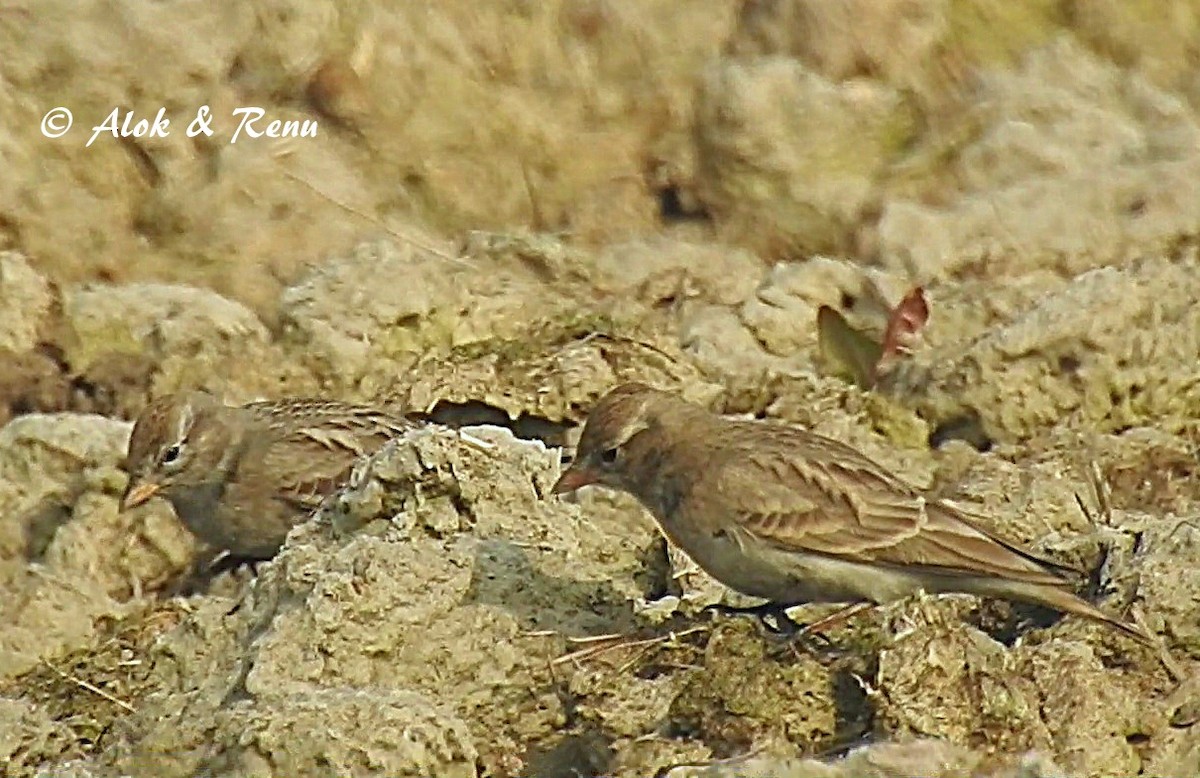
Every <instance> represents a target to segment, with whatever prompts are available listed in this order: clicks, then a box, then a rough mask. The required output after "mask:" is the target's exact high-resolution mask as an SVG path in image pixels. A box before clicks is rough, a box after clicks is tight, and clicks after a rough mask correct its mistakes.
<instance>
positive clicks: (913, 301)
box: [878, 286, 929, 367]
mask: <svg viewBox="0 0 1200 778" xmlns="http://www.w3.org/2000/svg"><path fill="white" fill-rule="evenodd" d="M928 320H929V304H928V303H926V302H925V291H924V290H923V289H922V288H921V287H919V286H918V287H915V288H914V289H913V290H912V291H911V292H909V293H908V294H906V295H905V296H904V299H903V300H901V301H900V303H899V304H898V305H897V306H896V307H895V308H893V309H892V313H891V316H889V317H888V323H887V329H886V330H885V331H884V333H883V354H882V355H881V356H880V357H879V365H878V367H882V366H883V365H884V364H885V363H886V362H888V361H890V360H891V359H894V358H895V357H896V356H898V355H900V354H907V353H909V351H910V350H911V349H912V346H913V344H914V343H916V341H917V336H918V335H919V334H920V333H921V329H922V328H923V327H924V326H925V322H926V321H928Z"/></svg>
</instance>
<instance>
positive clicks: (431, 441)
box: [0, 0, 1200, 778]
mask: <svg viewBox="0 0 1200 778" xmlns="http://www.w3.org/2000/svg"><path fill="white" fill-rule="evenodd" d="M393 5H395V4H393ZM1164 8H1165V10H1164ZM1197 40H1200V3H1197V2H1192V1H1191V0H1188V2H1177V3H1171V4H1168V5H1167V6H1165V7H1164V6H1161V5H1160V4H1156V3H1132V2H1097V1H1096V0H1086V1H1084V0H1078V1H1076V2H1043V1H1041V0H1022V1H1020V2H999V0H882V1H880V0H836V1H835V2H829V1H828V0H751V1H749V2H734V0H587V1H586V2H553V1H551V2H544V3H532V4H530V3H501V2H486V3H479V2H463V1H461V0H453V1H452V2H448V3H440V4H436V6H435V5H432V4H416V3H414V4H399V5H398V6H396V7H390V6H389V7H385V4H382V3H365V4H359V5H358V6H355V8H354V10H352V11H348V10H346V9H345V7H343V6H342V5H339V4H335V3H332V2H324V3H322V2H317V3H313V2H309V3H304V4H301V3H298V2H291V1H290V0H256V2H250V3H234V2H213V3H204V4H195V3H182V4H181V3H175V4H126V5H121V6H119V7H118V6H115V5H113V4H111V3H101V2H70V3H67V2H65V1H64V0H45V1H43V2H38V3H36V4H35V3H16V4H9V5H6V6H5V7H3V8H0V50H3V51H5V52H6V56H5V57H4V58H3V60H2V61H0V78H2V79H3V81H4V82H5V83H6V84H7V85H8V86H7V88H5V89H0V159H3V160H4V167H5V169H6V175H4V176H0V425H3V426H0V506H2V507H0V592H2V593H3V596H0V620H2V621H3V623H4V624H5V628H4V629H3V631H0V760H3V763H4V765H5V770H4V774H5V775H13V776H29V775H46V776H110V775H111V776H116V775H151V774H153V775H160V776H207V775H211V776H218V775H221V776H224V775H230V776H261V775H314V776H316V775H339V776H346V775H377V774H379V775H382V774H386V775H411V776H430V775H434V776H529V777H530V778H532V777H534V776H536V777H538V778H553V777H554V776H572V775H606V776H608V775H611V776H628V777H630V778H632V777H633V776H650V775H655V774H669V775H671V776H675V777H676V778H678V777H679V776H685V775H691V776H734V775H738V776H744V775H767V774H769V775H773V776H805V777H807V776H813V777H817V776H819V777H820V778H835V777H840V776H846V777H848V776H855V778H860V777H862V776H880V777H883V776H887V777H889V778H893V777H895V776H913V775H921V776H931V777H932V776H939V777H944V778H950V777H951V776H1013V777H1015V776H1067V775H1069V776H1131V775H1147V776H1187V775H1196V774H1200V458H1198V454H1197V451H1198V446H1200V422H1198V419H1200V305H1197V304H1196V301H1197V300H1200V256H1198V251H1197V245H1198V241H1197V236H1198V235H1200V190H1198V187H1200V183H1198V182H1200V116H1198V114H1197V110H1198V109H1200V79H1197V76H1196V71H1195V68H1194V64H1193V63H1194V61H1195V58H1196V56H1197V54H1198V53H1200V52H1197V50H1196V45H1197V44H1196V41H1197ZM97 41H100V42H104V45H97ZM205 104H207V105H210V106H212V107H213V109H214V112H215V114H216V115H217V116H228V112H229V110H231V109H232V108H233V107H237V106H242V105H261V106H263V107H264V108H265V109H267V110H268V111H269V112H270V113H272V115H274V116H278V117H281V118H310V119H311V118H317V119H318V120H319V121H320V123H321V124H320V127H321V129H320V133H319V135H318V137H316V138H299V139H291V140H287V141H284V140H272V139H267V138H261V139H257V140H255V141H253V142H249V141H246V140H245V139H243V140H240V141H239V142H238V143H236V144H230V143H229V140H230V134H231V132H232V129H233V126H232V125H230V124H229V123H228V122H224V123H221V122H218V123H217V127H218V132H217V134H216V135H215V136H214V137H213V138H200V139H188V138H186V137H185V136H184V134H183V133H182V132H181V131H176V132H173V133H172V135H171V136H170V137H169V138H166V139H147V138H143V139H133V138H129V139H125V140H123V141H117V140H114V139H112V138H111V137H109V138H105V137H101V138H99V139H98V140H97V141H96V142H95V143H94V144H93V145H92V146H91V147H85V146H84V143H85V141H86V137H87V136H88V135H90V132H89V131H88V130H87V129H85V127H84V125H87V126H90V125H92V124H96V123H99V122H100V121H101V120H102V119H103V117H104V116H105V114H107V113H108V111H110V110H111V109H112V107H113V106H118V105H120V106H127V107H132V108H134V109H135V110H138V111H139V112H141V113H145V114H147V115H153V113H154V111H155V110H157V108H158V107H159V106H160V105H161V106H167V107H168V110H169V111H177V112H179V113H180V114H183V115H190V114H191V113H194V110H195V108H196V107H197V106H199V105H205ZM56 105H64V106H68V107H69V108H70V109H71V110H72V111H73V112H74V113H75V115H76V117H77V121H78V122H79V123H80V126H78V127H76V129H74V130H73V131H72V132H71V133H69V134H68V135H67V136H65V137H64V138H60V139H58V140H49V139H47V138H45V137H43V136H42V135H41V134H40V132H39V130H38V127H39V122H40V120H41V116H42V115H43V114H44V113H45V111H46V110H48V109H49V108H50V107H52V106H56ZM179 124H186V121H183V122H180V123H179ZM918 284H919V285H922V286H923V287H924V289H925V293H926V298H927V299H928V304H929V309H930V317H929V321H928V324H927V325H926V327H925V329H924V331H923V333H922V337H921V339H920V341H919V343H918V344H917V346H916V347H915V349H914V350H913V353H911V354H910V355H908V356H906V357H904V358H902V359H900V360H899V361H898V362H897V363H896V364H895V365H894V367H893V368H892V369H891V370H889V371H888V372H887V373H886V375H884V376H883V377H882V379H881V380H880V381H879V383H878V384H876V385H875V386H874V387H873V388H871V389H862V388H859V387H858V386H856V385H854V384H852V383H850V382H848V381H847V380H845V378H844V377H842V376H840V375H839V374H838V371H837V370H836V369H835V368H836V365H832V364H830V362H829V360H828V359H827V358H823V357H822V351H821V348H820V346H819V341H820V338H819V336H818V332H817V327H816V321H817V311H818V309H819V308H820V306H822V305H827V306H831V307H833V308H835V309H836V310H838V311H840V312H841V313H843V315H844V316H845V317H846V319H848V320H849V321H850V322H851V323H853V324H854V325H855V326H857V327H860V328H863V329H865V330H867V331H869V332H873V333H876V334H878V333H880V332H881V331H882V329H883V327H884V323H885V320H886V317H887V313H888V311H889V309H890V308H891V307H892V306H893V305H895V304H896V303H897V302H898V301H899V300H900V299H901V298H902V297H903V296H904V294H905V293H906V292H907V291H908V290H909V289H910V288H911V287H913V286H914V285H918ZM626 379H639V380H644V381H647V382H650V383H653V384H655V385H658V386H663V387H667V388H672V389H674V390H676V391H678V392H680V393H681V394H683V395H685V396H687V397H689V398H691V399H693V400H695V401H697V402H701V403H704V404H707V405H709V406H710V407H712V408H714V409H715V410H720V411H723V412H727V413H734V414H753V415H757V416H760V417H770V418H776V419H782V420H787V421H790V422H794V423H797V424H801V425H805V426H807V427H810V428H812V429H815V430H817V431H819V432H822V433H825V434H828V435H832V436H835V437H838V438H841V439H844V440H847V441H849V442H851V443H853V444H855V445H857V446H859V447H860V448H862V449H863V450H865V451H867V452H869V453H870V454H871V455H873V456H875V457H876V458H878V459H879V460H881V461H883V462H886V463H887V464H889V465H890V466H893V467H894V468H896V469H897V470H898V471H899V472H901V473H903V474H904V475H905V476H906V477H908V478H909V479H911V480H913V481H914V482H917V483H920V484H922V485H928V486H929V487H930V488H931V489H934V490H935V491H937V492H938V493H939V494H942V495H944V496H947V497H952V498H954V499H956V500H959V501H961V502H963V503H964V504H970V505H971V506H973V507H972V510H973V511H974V512H975V513H977V514H978V515H979V516H980V521H981V522H983V523H985V524H987V525H988V526H990V527H992V528H994V529H995V531H996V532H998V533H1000V534H1002V535H1005V536H1007V537H1011V538H1014V539H1017V540H1020V541H1023V542H1026V543H1028V544H1030V545H1031V546H1032V547H1033V548H1035V549H1037V550H1038V551H1040V552H1043V553H1045V554H1046V555H1049V556H1052V557H1054V558H1055V559H1057V560H1060V561H1062V562H1064V563H1066V564H1071V565H1074V566H1077V567H1080V568H1086V569H1089V570H1095V571H1096V574H1095V575H1094V576H1093V580H1092V581H1091V586H1090V591H1091V592H1092V593H1093V594H1094V595H1095V596H1096V597H1097V598H1098V599H1099V600H1100V601H1101V603H1102V606H1103V607H1105V608H1107V609H1109V610H1110V611H1112V612H1117V613H1122V614H1127V615H1129V616H1130V617H1133V618H1137V619H1138V620H1140V621H1141V622H1142V623H1143V624H1145V625H1146V626H1147V627H1148V628H1149V629H1150V630H1152V631H1153V632H1154V633H1155V634H1157V635H1158V636H1159V637H1160V638H1161V640H1162V643H1163V646H1164V648H1165V650H1166V651H1167V652H1168V654H1169V658H1170V664H1172V665H1174V667H1175V669H1176V670H1177V671H1178V673H1179V675H1180V677H1179V678H1172V677H1171V676H1170V675H1169V674H1168V672H1167V671H1166V670H1165V669H1164V663H1163V662H1162V661H1160V657H1159V656H1156V654H1155V652H1153V651H1150V650H1147V649H1144V648H1140V647H1138V646H1136V645H1134V644H1132V643H1130V642H1129V641H1128V640H1126V639H1124V638H1122V637H1121V636H1120V635H1118V634H1113V633H1112V632H1110V631H1106V630H1105V629H1103V628H1102V627H1098V626H1095V625H1092V624H1088V623H1082V622H1080V621H1079V620H1076V619H1055V618H1053V617H1052V616H1050V615H1048V614H1045V613H1041V612H1037V611H1033V610H1029V609H1024V608H1019V607H1012V606H1008V605H1004V604H1000V603H994V602H981V601H978V600H975V599H973V598H969V597H943V598H937V599H934V598H922V599H918V600H913V601H905V602H901V603H897V604H895V605H892V606H888V607H884V608H879V609H876V610H874V611H872V612H870V613H868V614H865V615H863V616H861V617H859V618H858V619H856V620H854V621H852V622H850V623H848V624H846V625H844V626H842V627H840V628H838V629H836V630H834V631H833V632H832V633H831V634H830V641H831V642H830V644H829V645H818V646H815V647H809V648H810V649H811V650H804V649H797V650H795V651H792V650H789V649H787V647H786V646H781V645H780V644H779V643H778V642H777V641H773V640H772V639H770V638H769V637H767V636H765V635H764V634H763V633H762V632H761V630H759V629H758V627H757V626H756V625H755V624H754V623H752V622H750V621H747V620H745V619H730V618H725V619H716V620H713V619H711V618H709V617H708V616H701V615H699V611H700V609H701V607H702V606H703V605H704V604H706V603H710V602H714V601H716V600H717V599H719V598H722V597H726V596H728V595H727V594H726V593H725V592H724V591H723V590H722V589H721V588H720V587H719V586H717V585H716V584H714V582H712V581H711V580H707V579H705V578H704V576H703V575H702V574H701V573H699V572H698V571H696V570H694V569H691V568H690V567H689V565H688V563H687V560H686V559H685V558H682V557H680V556H679V555H678V554H677V553H672V552H671V551H670V550H669V549H667V548H666V547H665V545H664V543H663V541H662V540H661V539H660V538H659V537H658V535H657V533H656V531H655V530H654V527H653V525H652V523H651V522H650V521H649V519H648V518H647V517H646V516H645V514H644V513H643V512H642V511H641V510H640V509H639V508H638V507H637V506H636V505H635V504H634V503H633V502H632V501H631V500H629V499H627V498H625V497H622V496H619V495H614V494H611V493H606V492H603V491H600V490H594V489H593V490H584V492H583V493H581V494H580V495H579V496H578V497H577V498H573V499H566V500H564V499H558V498H554V497H551V496H549V495H548V490H549V487H550V485H551V484H552V483H553V480H554V478H555V477H556V476H557V474H558V472H559V468H560V464H559V463H560V458H561V453H562V452H561V447H563V446H566V447H569V446H570V444H571V442H572V440H573V438H574V435H575V434H576V433H577V430H578V426H577V425H578V423H579V422H580V421H581V420H582V419H583V418H584V416H585V414H586V411H587V409H588V407H589V406H590V404H591V403H592V402H593V401H594V400H595V399H596V398H597V397H598V396H599V395H600V394H602V393H603V392H604V391H606V390H607V389H608V388H611V387H612V386H613V385H614V384H616V383H617V382H619V381H622V380H626ZM190 387H203V388H207V389H210V390H213V391H216V392H219V393H221V394H222V395H224V396H225V397H226V398H227V399H228V400H230V401H244V400H248V399H252V398H259V397H279V396H286V395H322V396H330V397H339V398H344V399H353V400H374V401H380V402H385V401H386V402H389V403H400V404H403V405H405V406H406V407H407V408H408V409H409V410H410V411H412V412H414V413H418V414H421V415H423V416H425V417H426V418H429V419H432V420H434V421H436V422H440V423H441V424H439V425H436V426H431V427H430V428H429V429H426V430H422V431H420V432H417V433H414V434H412V435H411V436H409V437H406V438H404V439H402V440H399V441H397V442H396V443H395V444H393V445H391V446H389V447H388V448H387V449H385V450H384V451H383V452H381V453H380V454H378V455H377V456H375V457H374V458H372V459H370V460H367V461H363V462H362V463H361V464H360V466H359V467H358V469H357V470H356V473H355V477H354V479H353V480H352V482H351V483H350V484H348V485H347V487H346V488H345V490H344V491H343V492H341V493H340V494H339V495H338V496H337V497H336V499H334V500H332V501H331V502H330V503H329V504H328V505H327V506H326V507H325V508H324V509H323V510H322V511H321V512H320V513H319V514H318V515H317V516H315V517H314V519H313V520H312V521H310V522H308V523H307V524H305V525H303V526H301V527H299V528H297V529H296V530H295V531H294V532H293V533H292V535H291V536H290V538H289V539H288V542H287V544H286V545H285V547H284V548H283V550H282V552H281V553H280V554H279V556H278V557H277V558H276V559H274V560H272V561H271V562H269V563H265V564H262V565H260V566H259V567H258V569H257V571H256V574H254V573H252V572H251V571H248V570H237V571H233V572H229V573H224V574H222V575H221V576H219V577H217V578H216V579H214V580H213V581H211V582H210V584H209V585H208V586H207V588H206V589H204V590H203V591H201V592H200V593H194V594H187V595H184V594H179V593H178V591H177V590H178V586H177V583H178V581H179V580H180V577H181V576H182V575H183V574H185V572H186V571H187V570H188V569H189V566H190V565H191V562H192V559H193V557H194V555H195V554H196V552H197V551H198V549H197V548H196V544H195V543H194V541H193V540H192V538H191V536H190V535H189V534H188V533H187V531H186V530H185V529H183V528H182V527H181V526H180V525H179V524H178V523H177V522H176V520H175V518H174V516H173V515H172V514H171V512H170V509H169V508H167V507H164V506H163V505H158V504H152V505H150V506H147V507H146V509H143V510H138V511H133V512H130V513H124V514H122V513H119V512H118V511H117V500H118V496H119V495H120V493H121V491H122V489H123V488H124V485H125V481H126V476H125V473H124V471H123V470H122V458H123V454H124V447H125V443H126V439H127V436H128V434H129V429H130V422H129V420H130V419H131V418H132V417H133V416H134V415H135V414H136V413H137V411H138V410H139V409H140V407H141V406H142V405H143V404H144V403H145V401H146V400H147V398H148V397H151V396H156V395H158V394H161V393H164V392H168V391H172V390H176V389H181V388H190ZM443 425H449V426H443ZM464 425H465V426H464ZM805 610H807V611H810V612H809V613H802V614H799V615H801V616H804V617H813V616H817V615H820V614H821V613H823V612H824V611H823V610H821V609H818V608H816V607H813V608H809V609H805Z"/></svg>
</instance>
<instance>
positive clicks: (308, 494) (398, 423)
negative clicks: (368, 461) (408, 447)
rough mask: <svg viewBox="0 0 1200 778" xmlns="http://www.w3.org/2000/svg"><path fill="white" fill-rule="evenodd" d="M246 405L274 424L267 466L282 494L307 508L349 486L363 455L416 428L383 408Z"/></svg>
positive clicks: (300, 402)
mask: <svg viewBox="0 0 1200 778" xmlns="http://www.w3.org/2000/svg"><path fill="white" fill-rule="evenodd" d="M245 407H246V409H247V410H250V411H252V412H253V413H254V414H255V415H256V416H257V417H258V418H259V419H260V420H261V421H263V422H265V423H266V425H267V427H268V428H269V431H268V432H267V433H265V434H266V435H267V437H269V438H270V444H269V445H268V447H267V450H266V451H265V452H264V455H263V458H262V463H263V467H264V470H265V471H266V472H269V473H275V474H277V475H276V476H275V477H276V478H278V482H279V484H280V491H281V494H282V496H285V497H286V498H287V499H288V500H290V501H292V502H295V503H296V504H297V505H300V506H302V507H304V508H307V509H312V508H315V507H317V506H318V505H319V504H320V503H321V500H323V499H324V498H325V497H326V496H328V495H329V494H330V493H332V492H333V491H335V490H336V489H338V488H339V487H340V486H342V485H343V484H345V482H346V480H347V479H348V478H349V477H350V471H351V470H352V469H353V467H354V464H355V462H356V461H357V460H358V459H359V458H360V457H363V456H366V455H369V454H373V453H374V452H376V451H378V450H379V449H380V448H382V447H383V445H384V444H385V443H387V442H388V441H389V440H391V439H392V438H395V437H398V436H400V435H402V434H404V433H405V432H408V431H411V430H412V429H414V428H415V426H416V425H415V424H414V423H413V422H410V421H408V420H407V419H403V418H401V417H398V416H393V415H391V414H388V413H386V412H383V411H380V410H378V409H374V408H368V407H364V406H357V405H350V404H345V403H338V402H331V401H324V400H286V401H280V402H262V403H251V404H250V405H247V406H245Z"/></svg>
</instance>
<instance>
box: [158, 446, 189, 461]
mask: <svg viewBox="0 0 1200 778" xmlns="http://www.w3.org/2000/svg"><path fill="white" fill-rule="evenodd" d="M182 453H183V447H181V446H171V447H169V448H167V449H166V450H165V451H163V452H162V456H161V457H159V460H158V461H159V462H160V463H162V464H164V465H171V464H174V463H175V461H176V460H177V459H179V455H180V454H182Z"/></svg>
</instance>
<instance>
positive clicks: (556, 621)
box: [463, 538, 637, 637]
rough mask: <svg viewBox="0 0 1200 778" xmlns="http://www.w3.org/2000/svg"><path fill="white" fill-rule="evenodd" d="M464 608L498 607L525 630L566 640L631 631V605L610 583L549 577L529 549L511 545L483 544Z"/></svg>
mask: <svg viewBox="0 0 1200 778" xmlns="http://www.w3.org/2000/svg"><path fill="white" fill-rule="evenodd" d="M463 602H464V603H473V604H480V605H495V606H498V607H501V608H503V609H505V610H507V611H508V612H509V613H511V614H513V615H514V616H516V618H517V620H518V621H519V622H520V623H521V626H522V628H524V629H529V630H543V629H549V630H554V631H555V632H559V633H561V634H563V635H566V636H568V637H585V636H590V635H607V634H611V633H614V632H622V633H625V632H631V631H633V630H634V629H635V628H636V626H637V620H636V618H635V616H634V613H633V603H632V602H631V601H630V600H629V599H628V598H627V597H625V595H623V594H621V593H620V592H618V591H617V590H616V588H615V587H614V586H613V585H612V584H611V583H609V582H608V581H579V580H572V579H568V578H558V577H554V576H549V575H545V574H543V573H542V572H540V571H539V570H537V569H536V568H535V567H534V565H533V563H532V562H530V558H529V552H528V551H527V549H526V548H524V547H522V546H520V545H517V544H516V543H513V542H512V541H510V540H505V539H499V538H491V539H487V540H482V541H480V542H479V545H478V547H477V548H476V551H475V565H474V570H473V571H472V574H471V585H470V587H469V588H468V589H467V594H466V597H465V598H464V599H463Z"/></svg>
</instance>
